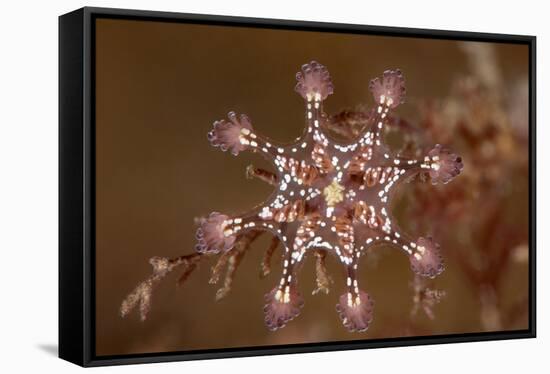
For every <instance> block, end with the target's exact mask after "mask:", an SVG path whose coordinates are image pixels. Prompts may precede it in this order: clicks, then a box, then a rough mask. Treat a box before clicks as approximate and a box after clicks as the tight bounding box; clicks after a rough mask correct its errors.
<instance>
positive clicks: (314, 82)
mask: <svg viewBox="0 0 550 374" xmlns="http://www.w3.org/2000/svg"><path fill="white" fill-rule="evenodd" d="M296 80H297V81H298V82H297V83H296V87H295V88H294V90H295V91H296V92H297V93H299V94H300V96H302V97H303V98H304V100H308V101H309V100H312V99H313V100H316V101H320V100H325V99H326V98H327V97H328V96H329V95H332V94H333V93H334V86H333V84H332V79H331V78H330V74H329V72H328V69H327V68H326V67H325V66H324V65H321V64H320V63H318V62H317V61H311V62H310V63H307V64H304V65H302V69H301V71H300V72H298V73H296Z"/></svg>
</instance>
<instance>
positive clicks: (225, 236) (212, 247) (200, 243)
mask: <svg viewBox="0 0 550 374" xmlns="http://www.w3.org/2000/svg"><path fill="white" fill-rule="evenodd" d="M229 221H230V219H229V217H228V216H226V215H225V214H220V213H218V212H213V213H211V214H210V215H209V216H208V217H207V218H203V219H202V220H201V224H200V227H199V228H198V229H197V233H196V238H197V244H196V245H195V249H196V251H197V252H199V253H220V252H227V251H228V250H230V249H231V248H233V245H234V244H235V239H236V235H235V234H234V233H233V232H232V230H231V229H230V228H228V227H227V226H228V224H229Z"/></svg>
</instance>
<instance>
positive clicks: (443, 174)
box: [428, 144, 464, 184]
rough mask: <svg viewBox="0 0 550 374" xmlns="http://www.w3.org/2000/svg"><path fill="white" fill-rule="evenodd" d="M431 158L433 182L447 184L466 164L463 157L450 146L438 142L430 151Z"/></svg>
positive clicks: (430, 172)
mask: <svg viewBox="0 0 550 374" xmlns="http://www.w3.org/2000/svg"><path fill="white" fill-rule="evenodd" d="M428 157H429V159H430V171H429V174H430V178H431V180H432V184H446V183H449V182H450V181H451V180H452V179H454V178H455V177H456V176H458V175H459V174H460V173H461V172H462V169H463V168H464V164H463V162H462V157H460V156H459V155H457V154H454V153H452V152H451V151H450V150H449V149H448V148H445V147H443V146H441V145H440V144H436V146H435V147H434V148H433V149H432V150H431V151H430V152H429V153H428Z"/></svg>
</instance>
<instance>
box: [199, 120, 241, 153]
mask: <svg viewBox="0 0 550 374" xmlns="http://www.w3.org/2000/svg"><path fill="white" fill-rule="evenodd" d="M227 118H228V119H229V121H227V120H225V119H222V120H219V121H215V122H214V124H213V127H212V130H211V131H210V132H209V133H208V136H207V138H208V141H209V142H210V144H211V145H212V146H213V147H219V148H220V149H221V150H222V151H224V152H225V151H230V152H231V153H232V154H233V155H235V156H236V155H238V154H239V152H241V151H243V150H245V149H246V148H247V146H248V145H249V143H250V141H249V140H248V138H247V136H248V134H250V133H251V132H252V123H251V122H250V119H249V118H248V116H247V115H245V114H241V115H240V116H237V114H236V113H235V112H229V113H228V114H227Z"/></svg>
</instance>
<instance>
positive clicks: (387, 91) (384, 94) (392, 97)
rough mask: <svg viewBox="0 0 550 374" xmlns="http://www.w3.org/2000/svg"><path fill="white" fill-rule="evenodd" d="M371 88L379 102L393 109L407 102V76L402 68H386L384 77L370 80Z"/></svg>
mask: <svg viewBox="0 0 550 374" xmlns="http://www.w3.org/2000/svg"><path fill="white" fill-rule="evenodd" d="M369 90H370V91H371V92H372V95H373V97H374V100H375V101H376V103H377V104H383V105H387V106H388V107H390V108H391V109H393V108H395V107H397V106H398V105H399V104H402V103H404V102H405V94H406V90H405V78H404V77H403V73H402V72H401V70H399V69H396V70H386V71H384V74H383V75H382V79H380V78H375V79H373V80H371V81H370V84H369Z"/></svg>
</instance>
